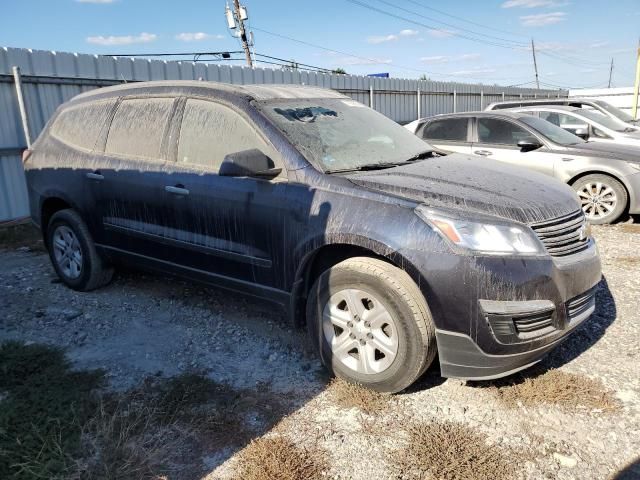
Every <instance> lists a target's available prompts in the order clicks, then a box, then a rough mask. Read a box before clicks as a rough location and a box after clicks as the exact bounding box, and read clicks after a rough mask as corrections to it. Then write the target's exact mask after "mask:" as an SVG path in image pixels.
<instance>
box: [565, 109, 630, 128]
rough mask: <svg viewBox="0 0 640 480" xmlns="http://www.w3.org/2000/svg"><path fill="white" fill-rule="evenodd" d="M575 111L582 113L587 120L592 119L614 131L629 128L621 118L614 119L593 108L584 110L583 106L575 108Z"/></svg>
mask: <svg viewBox="0 0 640 480" xmlns="http://www.w3.org/2000/svg"><path fill="white" fill-rule="evenodd" d="M575 113H577V114H579V115H582V116H583V117H585V118H588V119H589V120H593V121H594V122H596V123H599V124H600V125H602V126H603V127H606V128H608V129H610V130H613V131H616V132H624V131H625V130H626V129H627V128H629V126H628V125H626V124H625V123H624V122H622V121H621V120H616V119H614V118H611V117H607V116H605V115H603V114H602V113H600V112H597V111H595V110H586V109H584V108H580V109H578V110H576V111H575Z"/></svg>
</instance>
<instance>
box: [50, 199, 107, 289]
mask: <svg viewBox="0 0 640 480" xmlns="http://www.w3.org/2000/svg"><path fill="white" fill-rule="evenodd" d="M47 246H48V247H49V257H50V258H51V263H52V264H53V268H54V269H55V271H56V273H57V274H58V276H59V277H60V279H61V280H62V281H63V282H64V283H65V284H66V285H67V286H68V287H71V288H73V289H74V290H80V291H89V290H93V289H95V288H98V287H101V286H102V285H106V284H107V283H109V281H110V280H111V278H112V277H113V269H112V268H111V267H109V266H108V265H106V264H105V262H104V260H103V259H102V258H101V257H100V256H99V255H98V253H97V252H96V248H95V245H94V243H93V238H92V237H91V234H90V233H89V229H88V228H87V225H86V224H85V223H84V221H83V220H82V218H81V217H80V215H78V213H77V212H75V211H74V210H71V209H65V210H60V211H58V212H56V213H55V214H53V216H52V217H51V220H50V221H49V226H48V227H47Z"/></svg>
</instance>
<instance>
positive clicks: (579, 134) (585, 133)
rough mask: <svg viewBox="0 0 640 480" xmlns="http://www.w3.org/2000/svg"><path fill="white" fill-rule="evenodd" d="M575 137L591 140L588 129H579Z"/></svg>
mask: <svg viewBox="0 0 640 480" xmlns="http://www.w3.org/2000/svg"><path fill="white" fill-rule="evenodd" d="M574 135H575V136H576V137H580V138H581V139H583V140H588V139H589V130H588V129H586V128H577V129H576V132H575V133H574Z"/></svg>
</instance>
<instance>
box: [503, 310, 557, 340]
mask: <svg viewBox="0 0 640 480" xmlns="http://www.w3.org/2000/svg"><path fill="white" fill-rule="evenodd" d="M552 322H553V310H551V311H548V312H542V313H537V314H531V315H522V316H519V317H513V323H514V325H515V327H516V334H517V335H518V338H520V339H522V340H528V339H530V338H535V337H539V336H542V335H545V334H547V333H551V332H553V331H554V330H555V328H554V327H553V324H552Z"/></svg>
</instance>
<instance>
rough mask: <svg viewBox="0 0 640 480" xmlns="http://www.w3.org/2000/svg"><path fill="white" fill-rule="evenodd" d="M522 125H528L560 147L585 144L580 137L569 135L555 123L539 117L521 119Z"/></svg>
mask: <svg viewBox="0 0 640 480" xmlns="http://www.w3.org/2000/svg"><path fill="white" fill-rule="evenodd" d="M519 120H520V121H521V122H522V123H526V124H527V125H529V126H530V127H531V128H533V129H534V130H536V131H538V133H540V134H542V135H543V136H545V137H547V138H548V139H549V140H551V141H552V142H554V143H557V144H559V145H565V146H566V145H576V144H578V143H585V142H584V140H582V139H581V138H580V137H576V136H575V135H574V134H573V133H569V132H567V131H566V130H564V129H563V128H560V127H557V126H555V125H554V124H553V123H550V122H547V121H546V120H542V119H541V118H538V117H531V116H529V115H526V116H522V117H520V118H519Z"/></svg>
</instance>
